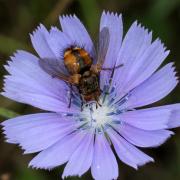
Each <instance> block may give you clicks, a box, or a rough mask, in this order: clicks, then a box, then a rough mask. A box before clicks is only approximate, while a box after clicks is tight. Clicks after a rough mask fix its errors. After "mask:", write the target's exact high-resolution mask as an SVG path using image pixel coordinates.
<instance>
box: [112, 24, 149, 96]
mask: <svg viewBox="0 0 180 180" xmlns="http://www.w3.org/2000/svg"><path fill="white" fill-rule="evenodd" d="M151 40H152V34H151V33H148V31H147V30H145V29H144V28H143V27H141V25H138V24H137V22H134V23H133V24H132V26H131V27H130V29H129V30H128V32H127V34H126V36H125V38H124V40H123V43H122V46H121V49H120V51H119V54H118V57H117V58H118V59H117V62H116V65H119V64H123V67H121V68H119V69H117V70H116V71H115V74H114V78H113V81H114V82H113V83H114V85H115V84H116V85H117V88H118V92H117V93H118V94H119V96H122V95H123V94H124V93H125V92H124V91H126V88H127V82H128V80H129V79H131V78H132V77H133V75H132V71H133V70H135V64H136V63H137V62H138V61H139V59H140V57H141V56H142V55H143V53H144V51H145V50H146V49H147V48H148V47H149V46H150V44H151Z"/></svg>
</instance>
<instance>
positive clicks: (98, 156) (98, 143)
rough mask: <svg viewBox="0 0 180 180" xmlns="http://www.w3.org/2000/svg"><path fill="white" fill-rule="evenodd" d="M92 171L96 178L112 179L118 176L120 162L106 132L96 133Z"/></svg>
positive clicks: (98, 179)
mask: <svg viewBox="0 0 180 180" xmlns="http://www.w3.org/2000/svg"><path fill="white" fill-rule="evenodd" d="M91 173H92V176H93V178H94V179H96V180H110V179H117V177H118V164H117V161H116V158H115V156H114V154H113V152H112V150H111V147H110V145H109V143H108V141H107V139H106V138H105V136H104V134H97V135H96V138H95V147H94V158H93V163H92V166H91Z"/></svg>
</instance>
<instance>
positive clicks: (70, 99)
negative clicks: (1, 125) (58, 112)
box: [68, 84, 72, 108]
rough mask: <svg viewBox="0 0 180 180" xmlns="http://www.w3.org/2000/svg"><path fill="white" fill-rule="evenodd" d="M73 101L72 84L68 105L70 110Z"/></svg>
mask: <svg viewBox="0 0 180 180" xmlns="http://www.w3.org/2000/svg"><path fill="white" fill-rule="evenodd" d="M71 101H72V85H71V84H70V98H69V105H68V108H70V107H71Z"/></svg>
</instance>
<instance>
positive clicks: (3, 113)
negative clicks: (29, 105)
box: [0, 108, 19, 118]
mask: <svg viewBox="0 0 180 180" xmlns="http://www.w3.org/2000/svg"><path fill="white" fill-rule="evenodd" d="M18 115H19V114H18V113H16V112H14V111H11V110H8V109H6V108H0V116H2V117H5V118H13V117H16V116H18Z"/></svg>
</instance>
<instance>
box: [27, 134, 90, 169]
mask: <svg viewBox="0 0 180 180" xmlns="http://www.w3.org/2000/svg"><path fill="white" fill-rule="evenodd" d="M86 135H87V134H85V133H83V132H74V133H72V134H70V135H67V136H65V137H64V138H63V139H61V140H60V141H58V142H57V143H55V144H54V145H52V146H51V147H49V148H47V149H45V150H43V151H42V152H40V153H39V154H38V155H37V156H35V157H34V159H32V161H31V162H30V163H29V166H32V167H34V168H40V169H52V168H54V167H56V166H59V165H62V164H64V163H65V162H67V161H68V160H69V158H70V157H71V156H72V154H73V152H74V151H75V150H76V149H77V147H78V146H79V144H80V142H81V141H82V139H83V138H86Z"/></svg>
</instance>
